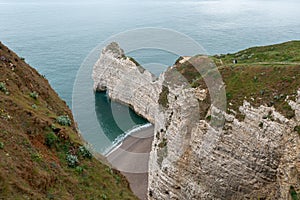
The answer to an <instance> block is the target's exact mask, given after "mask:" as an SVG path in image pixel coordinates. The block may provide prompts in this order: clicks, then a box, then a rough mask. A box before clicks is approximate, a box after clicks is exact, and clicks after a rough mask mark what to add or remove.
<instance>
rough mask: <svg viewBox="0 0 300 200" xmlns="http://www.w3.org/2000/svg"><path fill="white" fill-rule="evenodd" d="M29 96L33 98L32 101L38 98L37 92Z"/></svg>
mask: <svg viewBox="0 0 300 200" xmlns="http://www.w3.org/2000/svg"><path fill="white" fill-rule="evenodd" d="M29 96H30V97H31V98H33V99H37V98H38V97H39V94H38V93H37V92H35V91H34V92H31V93H30V94H29Z"/></svg>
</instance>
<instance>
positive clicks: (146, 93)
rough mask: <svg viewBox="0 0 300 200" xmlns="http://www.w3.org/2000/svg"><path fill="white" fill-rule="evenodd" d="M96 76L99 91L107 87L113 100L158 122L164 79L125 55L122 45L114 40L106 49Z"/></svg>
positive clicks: (95, 82)
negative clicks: (157, 78)
mask: <svg viewBox="0 0 300 200" xmlns="http://www.w3.org/2000/svg"><path fill="white" fill-rule="evenodd" d="M92 77H93V80H94V90H95V91H106V90H107V92H108V95H109V97H110V98H111V99H113V100H116V101H119V102H121V103H125V104H127V105H130V106H132V107H133V109H134V110H135V112H137V113H138V114H139V115H142V116H144V117H145V118H146V119H148V120H149V121H150V122H152V123H154V121H155V115H156V113H157V109H158V105H157V101H158V97H159V93H160V90H161V84H160V83H159V82H160V80H156V78H155V77H154V75H153V74H151V73H150V72H149V71H147V70H145V69H143V68H142V67H140V66H137V65H136V64H135V63H134V62H133V61H131V60H130V59H129V58H127V57H125V55H124V53H123V50H122V49H120V47H119V46H118V44H116V43H112V44H110V45H109V46H107V47H106V48H105V49H104V50H103V51H102V53H101V55H100V59H99V60H98V61H97V63H96V64H95V66H94V70H93V76H92Z"/></svg>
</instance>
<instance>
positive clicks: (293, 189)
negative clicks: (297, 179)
mask: <svg viewBox="0 0 300 200" xmlns="http://www.w3.org/2000/svg"><path fill="white" fill-rule="evenodd" d="M290 194H291V197H292V200H299V198H298V194H297V192H296V190H295V188H294V187H293V186H291V187H290Z"/></svg>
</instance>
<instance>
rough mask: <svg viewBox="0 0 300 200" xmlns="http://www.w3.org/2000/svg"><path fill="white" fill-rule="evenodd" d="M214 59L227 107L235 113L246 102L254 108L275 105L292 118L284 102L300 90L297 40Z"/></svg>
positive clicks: (299, 48) (298, 46)
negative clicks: (225, 93)
mask: <svg viewBox="0 0 300 200" xmlns="http://www.w3.org/2000/svg"><path fill="white" fill-rule="evenodd" d="M213 59H214V61H215V63H216V65H217V66H218V67H219V68H220V72H221V74H222V77H223V80H224V82H225V84H226V92H227V101H228V107H229V108H231V109H233V110H235V111H238V107H239V106H240V105H242V102H243V100H244V99H247V101H249V102H250V103H251V104H252V105H254V106H259V105H268V106H274V107H275V108H276V110H278V111H279V112H281V113H282V114H283V115H285V116H286V117H287V118H292V117H293V116H294V111H292V110H291V108H290V106H289V105H288V104H287V102H286V101H285V100H286V98H287V97H288V99H291V100H294V99H295V96H296V94H297V93H296V92H297V90H298V89H299V88H300V41H291V42H286V43H282V44H276V45H271V46H263V47H253V48H249V49H246V50H243V51H240V52H237V53H234V54H227V55H223V56H214V57H213ZM234 59H236V60H237V64H233V60H234Z"/></svg>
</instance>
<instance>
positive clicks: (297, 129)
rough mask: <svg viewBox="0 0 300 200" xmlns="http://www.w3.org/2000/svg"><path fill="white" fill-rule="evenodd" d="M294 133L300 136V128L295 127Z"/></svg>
mask: <svg viewBox="0 0 300 200" xmlns="http://www.w3.org/2000/svg"><path fill="white" fill-rule="evenodd" d="M294 131H296V132H297V133H298V134H299V135H300V126H295V127H294Z"/></svg>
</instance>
